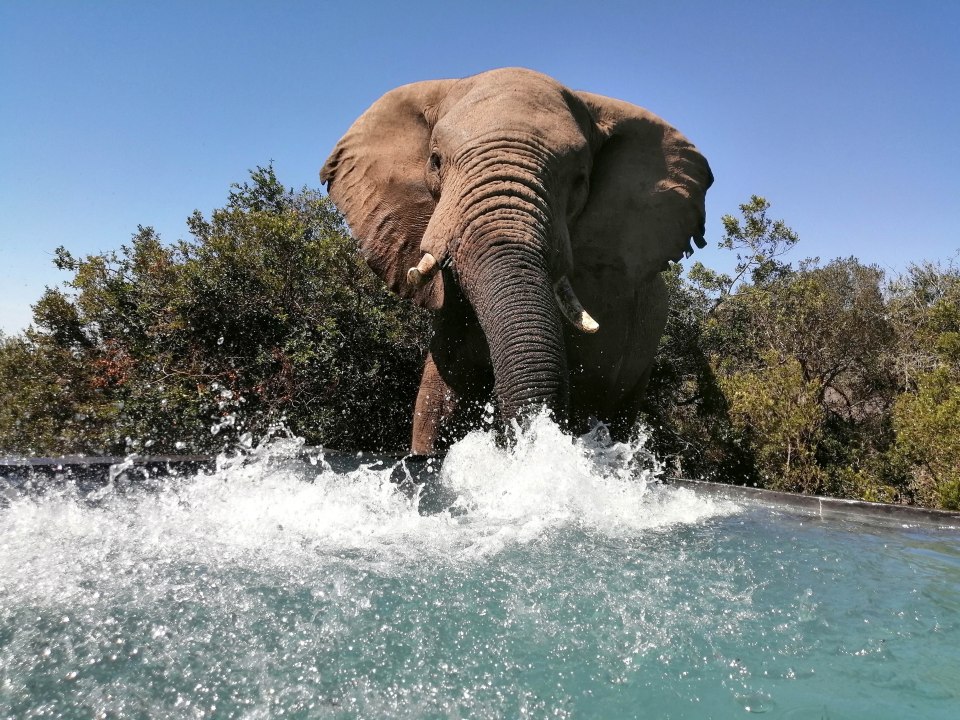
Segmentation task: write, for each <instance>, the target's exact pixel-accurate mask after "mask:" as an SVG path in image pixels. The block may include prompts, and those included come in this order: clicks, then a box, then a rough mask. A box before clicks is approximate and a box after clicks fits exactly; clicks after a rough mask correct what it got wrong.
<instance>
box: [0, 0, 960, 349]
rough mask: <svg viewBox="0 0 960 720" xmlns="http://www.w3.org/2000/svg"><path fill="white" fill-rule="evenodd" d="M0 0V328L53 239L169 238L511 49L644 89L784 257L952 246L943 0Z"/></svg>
mask: <svg viewBox="0 0 960 720" xmlns="http://www.w3.org/2000/svg"><path fill="white" fill-rule="evenodd" d="M586 7H587V3H584V2H580V3H575V2H567V1H565V0H558V1H557V2H530V1H527V0H508V1H505V2H504V1H502V0H486V1H485V2H477V3H458V2H452V1H450V0H446V1H444V2H434V1H433V0H430V1H429V2H405V3H401V2H363V1H361V0H340V1H339V2H320V1H316V2H265V1H264V2H214V1H213V0H204V1H202V2H201V1H196V0H195V1H193V2H173V1H171V0H165V2H162V3H146V2H131V1H129V0H128V1H125V2H106V1H102V0H101V1H98V2H95V1H91V2H69V1H66V0H64V1H62V2H51V1H49V0H2V2H0V287H2V288H3V292H2V293H0V329H2V330H3V331H5V332H7V333H11V332H16V331H19V330H21V329H23V328H24V327H25V326H26V325H27V323H28V322H29V320H30V307H29V306H30V304H31V303H32V302H35V301H36V300H37V299H38V298H39V296H40V294H41V293H42V292H43V288H44V286H46V285H54V284H57V283H58V282H61V281H62V280H64V279H65V275H64V274H63V273H59V272H57V271H56V270H55V269H54V268H53V266H52V264H51V260H52V257H53V250H54V248H56V247H57V246H58V245H65V246H66V247H67V248H68V249H69V250H71V251H72V252H74V253H75V254H83V253H90V252H97V251H101V250H108V249H113V248H116V247H118V246H119V245H120V244H121V243H124V242H126V241H127V240H128V239H129V237H130V235H131V234H132V233H133V232H134V231H135V230H136V227H137V225H138V224H143V225H152V226H153V227H155V228H156V229H157V230H158V231H159V232H160V234H161V236H162V237H163V238H164V239H165V240H167V241H170V242H173V241H175V240H177V239H179V238H181V237H186V236H187V230H186V225H185V220H186V218H187V216H188V215H189V214H190V213H191V212H192V211H193V210H194V209H196V208H199V209H200V210H202V211H204V212H209V211H210V210H212V209H213V208H215V207H218V206H220V205H222V204H223V203H224V201H225V199H226V196H227V191H228V188H229V186H230V184H231V183H233V182H238V181H242V180H244V179H245V178H246V177H247V171H248V169H250V168H252V167H254V166H256V165H258V164H266V163H267V162H270V161H271V160H272V161H273V163H274V167H275V168H276V171H277V174H278V176H279V178H280V180H281V181H282V182H283V183H284V184H286V185H288V186H294V187H300V186H303V185H307V186H311V187H317V186H319V179H318V177H317V173H318V171H319V168H320V166H321V164H322V163H323V161H324V159H325V158H326V155H327V153H328V152H329V151H330V149H331V148H332V146H333V145H334V143H335V142H336V140H337V139H338V138H339V137H340V135H341V134H342V133H343V132H344V131H345V130H346V129H347V127H348V126H349V125H350V123H351V122H352V121H353V120H354V118H355V117H356V116H357V115H359V114H360V113H361V112H362V111H363V110H364V109H365V108H366V107H367V106H369V105H370V103H372V102H373V101H374V100H376V98H377V97H379V96H380V94H382V93H383V92H384V91H386V90H389V89H390V88H392V87H395V86H397V85H400V84H403V83H406V82H412V81H416V80H425V79H430V78H439V77H461V76H465V75H470V74H473V73H476V72H480V71H482V70H487V69H490V68H493V67H501V66H509V65H521V66H526V67H531V68H534V69H537V70H540V71H542V72H545V73H547V74H549V75H552V76H553V77H555V78H557V79H558V80H560V81H561V82H564V83H566V84H567V85H569V86H571V87H573V88H576V89H583V90H590V91H593V92H598V93H601V94H606V95H610V96H614V97H618V98H621V99H624V100H629V101H631V102H634V103H637V104H639V105H643V106H644V107H647V108H649V109H651V110H653V111H654V112H656V113H658V114H660V115H661V116H663V117H664V118H665V119H667V120H668V121H669V122H671V123H672V124H674V125H676V126H677V127H678V128H680V130H681V131H683V132H684V133H685V134H686V135H687V136H688V137H689V138H690V139H692V140H693V141H694V142H695V143H696V144H697V145H698V146H699V147H700V149H701V150H702V151H703V152H704V154H705V155H706V156H707V157H708V159H709V160H710V163H711V166H712V167H713V170H714V174H715V175H716V178H717V180H716V183H715V185H714V186H713V188H712V190H711V191H710V194H709V195H708V198H707V209H708V214H709V220H708V225H707V231H708V232H707V239H708V241H710V243H711V246H710V247H708V248H707V249H706V250H703V251H700V252H698V253H697V255H695V257H696V258H697V259H700V260H701V261H703V262H704V263H706V264H707V265H709V266H711V267H715V268H718V269H726V268H727V267H729V263H730V258H729V257H727V255H728V253H725V252H723V251H720V250H717V249H716V248H715V244H716V241H717V240H719V239H720V236H721V229H720V216H721V215H723V214H724V213H735V212H737V206H738V205H739V204H740V203H742V202H744V201H746V200H747V199H748V198H749V196H750V195H751V194H752V193H756V194H760V195H764V196H765V197H767V198H768V199H769V200H770V201H771V203H772V204H773V208H772V211H771V212H772V215H773V216H774V217H782V218H783V219H785V220H786V221H787V223H788V224H789V225H790V226H791V227H793V228H794V229H795V230H796V231H797V232H798V233H799V235H800V244H799V245H798V247H797V249H796V250H795V252H794V253H793V255H792V257H793V258H794V259H800V258H803V257H807V256H819V257H821V258H823V259H830V258H834V257H845V256H849V255H855V256H857V257H859V258H860V259H861V260H863V261H865V262H871V263H877V264H879V265H880V266H882V267H884V268H887V269H890V270H893V271H898V270H902V269H903V268H904V267H906V265H907V264H908V263H910V262H912V261H920V260H925V259H928V260H946V259H949V258H951V257H956V253H957V251H958V249H960V235H958V232H957V230H956V222H957V221H956V218H955V215H956V214H957V212H958V210H960V92H958V90H957V88H960V42H958V38H960V3H958V2H954V1H953V0H942V1H940V2H931V1H926V2H925V1H922V0H921V1H916V0H914V1H911V2H881V1H880V0H875V1H873V2H841V1H834V2H813V1H808V2H799V1H796V2H773V1H766V2H694V1H686V2H685V1H682V0H681V1H679V2H665V1H661V2H640V1H639V0H635V1H634V2H602V1H598V0H595V1H594V2H591V3H590V4H589V10H586V9H585V8H586Z"/></svg>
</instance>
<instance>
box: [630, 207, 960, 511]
mask: <svg viewBox="0 0 960 720" xmlns="http://www.w3.org/2000/svg"><path fill="white" fill-rule="evenodd" d="M769 208H770V205H769V203H768V202H767V201H766V200H764V199H763V198H761V197H757V196H753V197H752V198H751V200H750V202H748V203H745V204H744V205H741V206H740V210H741V213H742V218H740V219H738V218H734V217H731V216H725V217H724V218H723V224H724V229H725V234H724V237H723V239H722V240H721V241H720V244H719V245H720V248H721V249H725V250H727V251H732V252H735V253H736V265H735V270H734V272H733V273H732V274H729V275H728V274H723V273H717V272H715V271H712V270H709V269H707V268H705V267H704V266H703V265H702V264H700V263H695V264H694V265H693V267H692V268H691V269H690V271H689V273H688V274H687V276H686V278H684V277H683V276H682V275H681V273H680V270H679V268H674V269H673V270H672V271H671V272H670V273H669V274H667V275H666V276H665V277H666V279H667V282H668V285H669V286H670V288H671V292H672V303H673V305H672V307H671V314H670V316H669V319H668V324H667V330H666V333H665V335H664V339H663V342H662V343H661V347H660V356H659V358H658V360H657V366H656V367H655V370H654V373H653V377H652V378H651V384H650V397H649V409H648V412H649V416H650V419H651V421H652V422H653V424H654V426H655V427H656V428H658V429H659V432H658V433H657V442H658V445H659V447H658V450H659V451H660V452H661V453H664V454H665V455H667V456H671V457H675V458H678V460H677V462H675V463H674V465H675V466H677V467H678V472H681V473H684V474H692V475H695V476H699V477H706V478H710V479H719V480H724V479H726V480H728V481H731V482H738V483H750V484H757V485H763V486H768V487H772V488H776V489H782V490H794V491H800V492H817V493H826V494H832V495H839V496H844V497H856V498H862V499H866V500H874V501H886V502H908V503H911V502H912V503H923V504H926V505H932V506H935V507H957V506H958V503H960V448H958V442H960V441H958V440H957V438H960V401H958V392H960V369H958V368H960V282H958V279H957V278H958V272H957V269H956V268H955V267H953V266H950V267H948V268H946V269H944V268H941V267H940V266H936V265H931V264H926V265H922V266H918V267H914V268H912V269H911V270H910V271H909V272H908V273H907V274H906V276H905V277H903V278H897V279H895V280H894V281H892V282H887V281H886V279H885V277H884V273H883V272H882V271H881V270H880V269H879V268H877V267H874V266H868V265H864V264H862V263H860V262H859V261H857V260H856V259H854V258H846V259H838V260H834V261H831V262H829V263H827V264H826V265H820V263H819V262H818V261H817V260H806V261H804V262H802V263H800V264H799V267H796V268H794V267H793V266H792V265H790V264H788V263H785V262H784V261H783V260H782V259H781V258H782V256H783V255H784V254H785V253H786V252H787V251H789V250H790V249H791V248H792V247H793V246H794V245H796V243H797V241H798V238H797V235H796V233H794V232H793V231H792V230H791V229H790V228H789V227H788V226H787V225H786V224H785V223H784V222H783V221H782V220H771V219H770V218H769V217H768V210H769Z"/></svg>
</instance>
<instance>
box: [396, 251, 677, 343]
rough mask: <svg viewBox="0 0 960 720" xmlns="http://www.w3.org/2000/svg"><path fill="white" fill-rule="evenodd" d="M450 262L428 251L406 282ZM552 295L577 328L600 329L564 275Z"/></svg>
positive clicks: (419, 281)
mask: <svg viewBox="0 0 960 720" xmlns="http://www.w3.org/2000/svg"><path fill="white" fill-rule="evenodd" d="M691 252H692V250H691ZM452 264H453V256H452V255H450V254H449V253H447V255H446V256H445V257H444V259H443V260H442V261H439V262H438V261H437V259H436V258H435V257H434V256H433V255H431V254H430V253H424V254H423V257H422V258H420V262H418V263H417V264H416V265H415V266H414V267H411V268H410V269H409V270H407V283H408V284H409V285H410V286H411V287H414V288H419V287H422V286H423V285H424V284H426V283H427V282H428V281H429V280H430V279H431V278H432V277H433V276H434V275H436V273H437V272H438V271H439V270H441V269H443V268H446V267H450V266H451V265H452ZM553 295H554V298H555V299H556V301H557V306H558V307H559V308H560V312H561V313H562V314H563V316H564V317H565V318H566V319H567V321H568V322H569V323H570V324H571V325H572V326H573V327H575V328H576V329H577V330H579V331H580V332H583V333H587V334H593V333H595V332H597V330H599V329H600V325H599V323H597V321H596V320H594V319H593V317H592V316H591V315H590V313H588V312H587V311H586V310H585V309H584V307H583V305H582V304H581V303H580V300H579V299H578V298H577V294H576V292H574V290H573V286H572V285H570V279H569V278H568V277H567V276H566V275H563V276H561V277H560V279H559V280H557V281H556V282H555V283H554V284H553Z"/></svg>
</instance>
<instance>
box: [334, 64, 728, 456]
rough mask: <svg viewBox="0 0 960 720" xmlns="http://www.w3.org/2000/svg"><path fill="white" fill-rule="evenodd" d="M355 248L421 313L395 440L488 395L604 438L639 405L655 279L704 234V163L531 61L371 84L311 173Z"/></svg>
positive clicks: (614, 103)
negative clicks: (425, 335)
mask: <svg viewBox="0 0 960 720" xmlns="http://www.w3.org/2000/svg"><path fill="white" fill-rule="evenodd" d="M320 179H321V181H322V182H323V183H325V184H326V187H327V192H328V195H329V197H330V198H331V199H332V201H333V202H334V204H335V205H336V206H337V207H338V208H339V210H340V211H341V212H342V213H343V215H344V217H345V219H346V221H347V224H348V225H349V227H350V229H351V232H352V233H353V236H354V237H355V238H356V240H357V242H358V243H359V249H360V252H361V253H362V254H363V256H364V257H365V259H366V261H367V263H368V264H369V266H370V267H371V268H372V269H373V271H374V272H375V273H376V274H377V275H378V276H379V277H380V278H381V279H382V280H383V281H384V282H385V284H386V285H387V286H388V287H389V288H390V290H392V291H393V292H395V293H398V294H399V295H401V296H402V297H405V298H409V299H410V300H412V301H413V302H415V303H417V304H418V305H420V306H422V307H424V308H427V309H429V310H431V311H433V322H434V334H433V337H432V340H431V343H430V348H429V353H428V355H427V357H426V361H425V365H424V369H423V376H422V380H421V383H420V387H419V392H418V394H417V398H416V402H415V405H414V416H413V434H412V441H411V446H410V450H411V452H412V453H414V454H432V453H437V452H440V451H442V450H443V449H445V448H446V447H448V446H449V445H450V444H451V443H452V442H453V441H455V440H456V439H458V438H459V436H461V435H462V434H464V433H465V432H466V430H467V429H468V428H469V427H470V426H471V424H472V423H473V422H475V421H476V420H477V419H478V418H477V417H476V416H477V413H479V412H481V410H478V409H477V408H482V407H483V406H484V404H485V403H487V405H486V407H487V412H488V413H489V408H490V407H491V401H494V400H495V403H496V404H495V406H493V407H495V409H496V410H497V411H498V418H499V421H500V422H502V423H505V424H506V425H507V426H508V427H509V426H512V425H513V423H511V422H509V421H510V420H513V419H517V420H520V419H522V417H523V416H525V414H526V413H528V412H529V411H530V409H531V408H540V407H543V406H546V407H547V408H548V409H549V410H550V411H551V412H552V413H553V415H554V417H555V418H556V419H557V420H558V422H561V423H563V424H564V425H565V426H566V427H568V428H571V429H576V428H584V429H586V425H587V423H588V422H591V420H593V419H597V420H602V421H603V422H606V423H608V426H609V428H610V431H611V433H612V434H614V436H616V435H617V434H619V433H623V432H628V431H629V429H630V428H631V427H632V426H633V425H634V423H635V421H636V419H637V417H638V414H639V412H640V403H641V400H642V397H643V393H644V391H645V387H646V385H647V381H648V379H649V376H650V372H651V368H652V365H653V359H654V355H655V351H656V349H657V345H658V342H659V338H660V336H661V334H662V333H663V330H664V327H665V324H666V318H667V309H668V293H667V288H666V285H665V283H664V281H663V279H662V277H661V276H660V273H661V271H663V270H665V269H667V268H668V267H669V265H670V262H671V261H679V260H680V259H681V258H683V257H687V256H689V254H690V253H692V252H693V248H692V246H691V240H692V241H694V242H695V243H696V244H697V246H698V247H700V248H702V247H704V246H705V244H706V243H705V241H704V239H703V235H704V220H705V195H706V191H707V189H708V188H709V187H710V185H711V184H712V183H713V174H712V173H711V171H710V167H709V165H708V163H707V161H706V159H705V158H704V157H703V155H701V153H700V152H699V151H698V150H697V148H696V147H695V146H694V145H693V144H692V143H691V142H690V141H689V140H687V139H686V138H685V137H684V136H683V135H681V134H680V132H679V131H677V130H676V129H675V128H673V127H672V126H670V125H669V124H667V123H666V122H665V121H664V120H662V119H661V118H659V117H658V116H657V115H654V114H653V113H652V112H649V111H648V110H645V109H643V108H641V107H638V106H636V105H633V104H631V103H628V102H624V101H621V100H615V99H612V98H608V97H604V96H601V95H596V94H592V93H589V92H580V91H572V90H570V89H568V88H566V87H565V86H564V85H562V84H560V83H559V82H557V81H556V80H554V79H552V78H550V77H548V76H546V75H544V74H541V73H539V72H536V71H533V70H528V69H523V68H502V69H497V70H491V71H488V72H484V73H481V74H478V75H474V76H472V77H467V78H463V79H448V80H430V81H423V82H415V83H412V84H409V85H404V86H401V87H399V88H396V89H394V90H391V91H389V92H387V93H386V94H385V95H383V96H382V97H381V98H380V99H379V100H377V101H376V102H375V103H374V104H373V105H372V106H371V107H370V108H369V109H367V110H366V111H365V112H364V113H363V114H362V115H361V116H360V117H359V118H358V119H357V120H356V121H355V122H354V123H353V125H352V126H351V127H350V128H349V130H348V131H347V132H346V134H345V135H344V136H343V137H342V138H341V139H340V140H339V142H338V143H337V144H336V146H335V147H334V149H333V151H332V152H331V154H330V156H329V158H328V159H327V160H326V162H325V164H324V165H323V168H322V170H321V171H320Z"/></svg>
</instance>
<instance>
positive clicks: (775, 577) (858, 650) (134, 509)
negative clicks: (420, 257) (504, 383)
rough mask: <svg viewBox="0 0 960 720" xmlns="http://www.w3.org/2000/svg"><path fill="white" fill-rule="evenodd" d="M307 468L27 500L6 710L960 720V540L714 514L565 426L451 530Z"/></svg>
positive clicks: (634, 461) (464, 449)
mask: <svg viewBox="0 0 960 720" xmlns="http://www.w3.org/2000/svg"><path fill="white" fill-rule="evenodd" d="M296 449H297V448H296V443H293V442H290V441H284V442H275V443H272V444H271V445H269V446H268V447H266V448H261V450H260V452H259V453H257V454H256V457H255V458H254V459H253V460H252V461H250V460H248V461H246V462H239V461H232V462H225V463H223V466H222V467H221V468H220V469H219V470H218V471H217V472H215V473H213V474H209V475H200V476H197V477H193V478H187V479H183V480H178V481H165V482H164V483H163V484H162V485H161V486H159V487H155V488H153V489H150V490H147V489H142V488H123V487H107V488H105V489H104V490H103V491H101V492H100V493H98V494H95V495H94V496H88V497H81V496H80V495H78V494H77V493H76V492H75V491H74V490H72V489H71V488H69V487H67V488H60V489H57V490H55V491H50V492H47V493H46V494H43V495H39V494H37V493H35V492H34V493H29V494H24V495H23V496H21V497H15V498H14V499H12V500H11V501H9V502H7V503H6V505H5V506H0V717H3V718H6V717H11V718H32V717H64V718H74V717H76V718H89V717H105V718H128V717H151V718H163V717H169V718H184V717H196V718H201V717H223V718H267V717H302V718H312V717H318V718H323V717H331V718H341V717H342V718H354V717H357V718H520V717H533V718H542V717H560V718H564V717H570V718H620V717H623V718H631V717H641V718H735V717H743V716H745V715H747V714H750V713H763V714H765V715H766V716H767V717H777V718H897V719H898V720H899V719H901V718H907V717H910V718H951V720H952V719H953V718H956V717H958V716H960V715H958V708H960V533H958V532H957V531H952V530H935V529H922V528H917V527H914V528H903V527H880V526H871V525H864V524H857V523H847V524H838V523H826V522H823V521H820V520H818V519H815V518H812V517H806V516H801V515H797V514H792V513H789V512H782V511H778V510H776V509H774V508H769V507H763V506H759V505H754V504H737V503H733V502H728V501H723V500H718V499H715V498H706V497H698V496H697V495H695V494H694V493H693V492H691V491H690V490H687V489H680V488H671V487H664V486H661V485H657V484H654V483H652V482H649V481H650V480H651V475H650V472H649V471H646V470H643V469H642V467H641V466H643V465H644V462H643V461H644V460H645V458H644V457H643V453H642V452H640V451H638V449H637V448H636V447H628V446H613V447H606V446H604V445H603V444H602V443H597V442H596V441H595V439H592V438H585V439H581V440H578V441H576V442H571V440H570V439H569V438H567V437H565V436H563V435H562V434H561V433H560V432H559V431H558V430H557V429H556V427H555V426H553V425H552V424H551V423H550V422H549V421H548V420H546V419H543V418H541V419H539V420H538V421H537V422H536V423H534V425H533V428H532V429H531V430H530V431H529V432H527V433H525V434H523V435H522V436H521V438H520V441H519V443H518V445H517V447H516V448H515V449H513V450H512V451H506V450H503V449H499V448H498V447H497V446H496V444H495V443H494V441H493V439H492V438H491V437H490V436H489V435H486V434H483V433H477V434H474V435H471V436H470V437H468V438H467V439H466V440H464V441H463V442H462V443H460V444H459V445H457V446H456V447H455V448H454V449H453V451H452V452H451V454H450V456H449V457H448V459H447V462H446V464H445V466H444V469H443V473H442V476H441V480H440V485H441V486H442V487H443V488H444V492H445V493H446V497H447V498H448V501H449V502H453V507H452V509H451V510H444V511H442V512H437V513H434V514H428V515H423V514H421V513H419V512H418V507H417V499H416V498H411V497H408V496H407V495H405V494H404V493H402V492H399V491H398V490H397V488H396V485H395V484H393V483H391V482H390V481H389V474H390V470H389V468H387V469H383V468H368V469H359V470H354V471H351V472H336V471H334V470H333V469H331V468H329V467H328V466H327V465H326V461H325V460H323V459H322V458H318V460H317V464H316V465H315V466H308V468H307V469H306V470H304V468H303V467H302V466H300V467H295V466H294V465H292V464H290V463H289V462H285V459H286V460H289V458H291V457H293V456H294V454H295V451H296ZM646 460H649V459H646ZM444 504H446V503H444Z"/></svg>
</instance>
